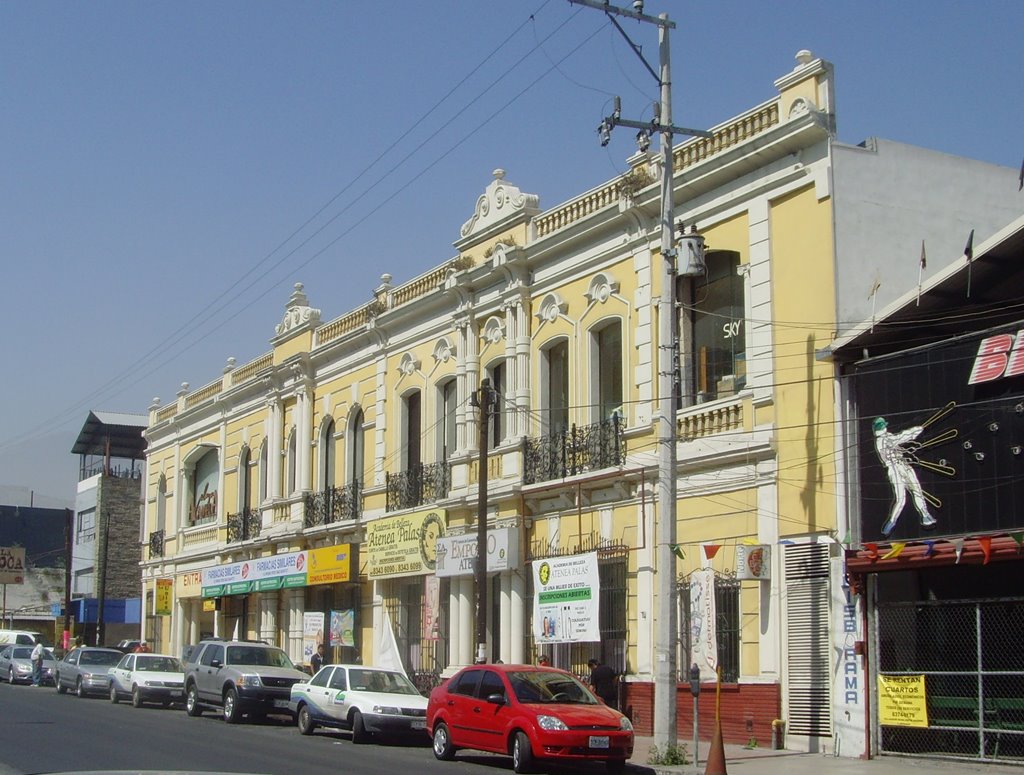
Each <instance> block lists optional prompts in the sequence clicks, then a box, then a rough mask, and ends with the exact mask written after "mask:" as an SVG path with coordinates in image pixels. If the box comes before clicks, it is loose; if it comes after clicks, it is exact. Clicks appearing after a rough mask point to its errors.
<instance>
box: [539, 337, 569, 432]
mask: <svg viewBox="0 0 1024 775" xmlns="http://www.w3.org/2000/svg"><path fill="white" fill-rule="evenodd" d="M542 357H543V360H542V364H541V365H542V369H541V372H542V380H543V381H542V394H541V401H542V409H544V422H545V425H546V431H547V432H548V433H561V432H563V431H565V430H566V429H567V428H568V427H569V343H568V341H566V340H565V339H562V340H560V341H558V342H555V343H554V344H553V345H551V346H550V347H548V348H546V349H545V350H544V351H543V353H542Z"/></svg>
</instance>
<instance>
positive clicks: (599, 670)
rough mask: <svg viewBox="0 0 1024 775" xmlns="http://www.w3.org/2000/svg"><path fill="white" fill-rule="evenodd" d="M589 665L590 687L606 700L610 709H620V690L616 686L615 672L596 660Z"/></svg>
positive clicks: (592, 660) (605, 702)
mask: <svg viewBox="0 0 1024 775" xmlns="http://www.w3.org/2000/svg"><path fill="white" fill-rule="evenodd" d="M587 664H588V665H590V687H591V688H592V689H593V690H594V694H596V695H597V696H598V697H600V698H601V699H602V700H604V704H605V705H607V706H608V707H610V708H618V705H619V690H618V687H617V686H616V685H615V671H614V670H612V669H611V668H610V667H608V665H602V664H601V662H600V661H599V660H596V659H591V660H590V661H589V662H588V663H587Z"/></svg>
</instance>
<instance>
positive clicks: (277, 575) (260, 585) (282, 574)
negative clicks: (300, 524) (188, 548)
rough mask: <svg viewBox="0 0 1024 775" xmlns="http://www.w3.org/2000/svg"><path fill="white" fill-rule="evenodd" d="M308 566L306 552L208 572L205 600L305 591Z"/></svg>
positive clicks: (251, 561) (224, 566)
mask: <svg viewBox="0 0 1024 775" xmlns="http://www.w3.org/2000/svg"><path fill="white" fill-rule="evenodd" d="M306 565H307V561H306V552H288V553H287V554H275V555H272V556H270V557H257V558H256V559H253V560H244V561H242V562H233V563H230V564H228V565H218V566H216V567H213V568H206V569H205V570H203V597H222V596H224V595H245V594H248V593H250V592H266V591H269V590H276V589H287V588H291V587H304V586H306Z"/></svg>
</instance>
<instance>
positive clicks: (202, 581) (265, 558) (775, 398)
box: [143, 52, 919, 747]
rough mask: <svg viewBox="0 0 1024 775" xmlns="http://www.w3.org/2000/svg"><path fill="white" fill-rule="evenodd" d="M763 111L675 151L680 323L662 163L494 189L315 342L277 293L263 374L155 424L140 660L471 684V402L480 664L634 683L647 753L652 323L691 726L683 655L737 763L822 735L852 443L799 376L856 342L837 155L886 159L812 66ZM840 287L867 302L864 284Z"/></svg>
mask: <svg viewBox="0 0 1024 775" xmlns="http://www.w3.org/2000/svg"><path fill="white" fill-rule="evenodd" d="M775 87H776V92H775V95H774V96H773V97H772V98H771V99H769V100H768V101H766V102H764V103H763V104H761V105H758V106H756V107H754V108H752V109H751V110H748V111H747V112H745V113H742V114H741V115H739V116H737V117H735V118H733V119H730V120H728V121H726V122H724V123H722V124H721V125H719V126H717V127H714V128H713V130H712V132H713V138H712V139H694V140H690V141H688V142H685V143H682V144H680V145H678V146H677V147H676V148H675V149H674V170H675V174H674V180H673V192H674V197H675V208H676V217H677V218H678V219H679V220H681V221H682V222H684V223H685V224H686V225H687V227H696V229H698V230H699V232H700V234H702V235H703V237H704V239H705V241H706V245H707V250H706V254H705V261H706V266H707V271H706V273H705V274H704V275H703V276H700V277H696V278H680V280H679V282H678V288H677V298H678V304H677V309H675V310H671V311H666V310H664V309H659V304H658V298H659V294H660V292H661V283H662V282H663V278H664V276H665V275H664V272H663V270H662V264H663V259H662V257H661V250H662V248H663V246H662V245H661V244H660V230H659V222H658V219H659V213H660V200H659V185H658V181H659V179H660V176H661V169H660V165H659V163H658V161H657V159H656V158H655V156H654V155H652V154H647V153H638V154H636V155H634V156H633V157H631V158H630V159H629V165H630V172H629V173H628V174H626V175H624V176H622V177H620V178H617V179H614V180H610V181H608V182H607V183H605V184H603V185H601V186H599V187H597V188H595V189H593V190H590V191H587V192H585V193H582V194H581V195H580V196H578V197H576V198H574V199H572V200H571V201H568V202H565V203H564V204H561V205H559V206H557V207H555V208H553V209H547V210H542V209H541V208H540V205H539V198H538V197H537V196H535V195H532V194H528V193H525V192H523V191H522V190H520V188H518V187H517V186H516V185H514V184H513V183H512V182H510V181H509V180H507V179H506V178H505V173H504V172H503V171H502V170H495V171H494V175H493V180H491V182H490V183H489V185H487V186H486V188H485V190H484V191H483V193H482V194H481V195H480V197H479V198H478V200H477V202H476V204H475V207H471V203H467V213H469V218H468V220H467V221H466V222H465V224H463V225H462V227H461V230H460V232H459V238H458V239H457V240H456V241H455V243H454V247H455V250H456V251H457V252H456V253H455V254H454V255H453V256H452V257H451V258H450V259H449V260H447V261H444V262H442V263H440V264H438V265H437V266H435V267H433V268H430V269H429V270H428V271H426V272H425V273H424V274H422V275H421V276H419V277H417V278H415V279H412V280H410V281H407V282H399V283H395V282H393V279H392V277H391V276H389V275H384V276H383V277H382V278H381V283H380V285H379V287H377V288H376V289H373V292H372V299H371V301H370V302H369V303H367V304H365V305H363V306H360V307H358V308H356V309H352V310H345V311H341V314H340V316H337V317H334V318H333V319H330V320H327V321H325V320H323V319H322V318H321V308H325V307H329V305H330V301H331V300H330V298H329V297H328V295H327V293H326V292H318V291H317V289H314V288H309V289H306V288H303V287H302V286H301V285H296V287H295V290H294V292H293V293H292V295H291V298H290V299H288V301H287V305H286V307H285V310H284V313H283V316H282V317H281V319H280V323H279V324H278V325H277V327H276V329H275V330H274V332H273V336H272V338H271V339H270V345H271V348H270V350H269V351H268V352H266V354H264V355H262V356H260V357H258V358H256V359H255V360H253V361H251V362H249V363H246V364H244V365H242V366H236V365H235V364H234V363H233V362H230V361H229V363H228V366H227V367H226V368H225V370H224V373H223V374H222V375H220V376H218V377H217V378H216V379H214V380H213V381H211V382H210V383H209V384H207V385H205V386H202V387H199V388H198V389H192V388H190V387H189V386H188V385H183V386H182V388H181V390H180V391H179V393H178V395H177V400H176V401H174V402H171V403H168V404H166V405H160V404H159V402H156V403H155V404H154V405H153V406H152V407H151V408H150V418H149V426H148V428H147V430H146V438H147V441H148V452H147V455H148V457H147V484H146V493H147V496H146V517H145V519H146V528H145V530H146V535H147V536H148V551H147V552H144V560H143V585H144V589H145V594H146V608H147V633H148V635H149V636H150V638H151V639H152V640H153V641H156V642H157V643H158V644H159V647H160V648H161V650H166V651H172V652H178V651H180V649H181V648H182V647H183V646H184V645H186V644H188V643H191V642H195V641H196V640H198V639H199V638H201V637H203V636H208V635H217V636H221V637H229V636H232V635H235V634H237V636H238V637H248V638H260V639H263V640H266V641H268V642H271V643H276V644H278V645H280V646H282V647H283V648H285V649H286V650H287V651H288V652H289V654H290V655H291V656H292V658H293V659H295V660H296V661H306V658H307V652H308V649H309V647H310V645H311V644H312V643H315V642H316V640H317V639H320V638H322V639H323V642H326V643H328V644H329V653H330V655H331V657H332V658H333V659H334V660H339V661H340V660H351V659H353V658H355V657H357V656H358V657H359V658H360V659H361V660H362V661H363V662H366V663H370V662H374V661H376V660H378V659H381V658H382V656H383V653H384V652H387V651H388V650H389V649H392V645H391V639H390V638H389V637H388V634H389V633H393V635H394V638H393V644H394V649H396V650H397V653H398V655H399V656H400V658H401V659H402V662H403V665H404V667H405V669H406V670H407V671H408V672H409V674H410V676H412V677H413V678H414V679H415V680H416V681H417V682H418V683H419V684H420V685H421V686H423V687H427V686H429V685H431V684H432V683H433V682H436V680H437V677H438V676H439V675H440V674H441V673H442V672H443V671H445V670H446V669H448V668H450V667H452V666H454V665H462V664H467V663H470V662H472V661H473V660H474V659H475V658H476V657H477V654H476V642H477V622H478V618H477V616H476V611H475V597H474V595H475V592H474V590H475V586H474V577H473V567H474V561H473V558H474V557H475V550H476V543H475V542H476V536H477V515H478V496H479V487H478V485H479V483H480V475H481V470H480V467H479V465H480V464H479V461H480V460H481V455H480V450H479V447H480V443H481V442H480V440H481V439H482V438H484V435H483V434H481V429H480V427H479V409H478V407H477V406H476V404H478V403H479V400H477V397H478V396H479V394H478V391H479V389H480V387H481V384H482V383H483V381H484V380H487V381H488V383H487V384H488V385H489V386H490V387H491V388H492V389H493V391H494V393H495V395H496V403H495V404H494V406H493V411H491V412H490V413H489V418H488V427H487V433H486V439H487V446H488V450H487V454H486V480H487V497H486V513H487V530H488V549H489V551H488V583H487V587H488V590H487V592H488V595H487V611H486V612H485V615H486V633H487V645H486V652H485V657H486V658H487V659H489V660H498V659H501V660H503V661H505V662H521V661H534V660H536V659H537V658H538V656H539V655H540V654H541V653H543V654H546V655H548V656H549V657H551V658H552V660H553V662H554V663H555V664H556V665H557V666H560V667H564V668H566V669H570V670H573V671H575V672H577V673H581V674H582V673H585V672H586V670H587V668H586V664H587V660H588V658H590V657H597V658H599V659H601V660H602V661H603V662H606V663H608V664H610V665H612V666H613V667H614V668H615V669H616V670H618V671H619V672H621V673H622V674H623V675H624V679H623V681H622V689H621V707H622V708H623V710H625V711H626V712H628V713H629V714H630V715H631V717H632V718H633V721H634V724H635V725H636V727H637V729H638V731H639V732H640V733H647V734H650V730H651V729H652V727H653V719H652V709H653V701H652V696H653V690H654V684H653V675H654V660H655V656H654V651H655V650H654V642H655V636H656V626H657V625H656V622H655V612H656V611H657V610H658V607H657V592H658V573H659V568H658V566H657V565H658V564H657V548H658V545H659V541H660V540H661V539H660V538H659V515H658V514H657V498H656V484H657V480H658V477H659V475H660V472H659V466H658V460H659V455H658V436H657V433H656V429H655V425H654V422H653V420H652V418H653V417H654V416H655V414H656V405H657V402H658V400H659V395H658V390H657V387H658V362H659V348H662V347H666V346H672V343H670V342H659V341H658V336H657V331H658V320H659V316H660V315H664V314H672V315H673V316H674V317H675V319H676V324H677V325H676V330H677V334H678V341H679V362H680V368H679V370H678V376H679V383H680V384H679V394H680V396H681V400H680V406H679V408H678V411H677V415H676V436H677V459H678V471H677V472H676V474H677V487H678V506H677V523H676V534H677V545H676V546H674V551H675V555H676V556H677V557H678V558H679V559H678V563H677V565H678V567H677V571H678V576H677V578H676V579H675V585H674V586H675V589H676V591H677V592H678V600H679V611H680V627H679V641H678V643H679V658H678V662H679V665H680V666H681V671H682V672H683V676H682V683H681V685H680V689H679V709H680V712H679V723H680V729H681V730H682V732H683V734H684V735H685V734H687V730H689V729H690V728H691V727H690V724H691V721H690V717H689V715H688V713H689V712H690V711H689V708H690V694H689V685H688V684H687V683H686V678H685V673H686V672H687V668H688V666H689V665H690V664H691V663H692V662H693V661H695V659H696V658H697V657H698V656H699V657H700V658H701V659H703V660H704V664H705V666H707V665H714V666H716V667H717V668H718V669H719V670H720V671H721V676H722V705H723V710H724V712H723V720H724V733H725V738H726V739H727V740H740V741H742V742H747V741H748V740H750V739H751V738H755V739H757V740H758V741H759V742H760V743H761V744H762V745H767V744H768V742H769V739H770V737H771V734H772V722H773V720H775V719H784V720H786V721H787V722H788V724H789V729H788V732H789V734H790V736H791V737H790V741H789V742H790V743H791V744H792V742H793V740H800V739H805V740H806V741H808V742H807V745H808V747H815V746H817V745H818V744H817V743H816V742H814V741H815V740H818V739H822V738H825V739H827V738H829V737H830V736H831V735H832V734H833V724H832V717H831V716H832V713H831V711H832V709H831V704H832V692H833V686H834V683H835V681H836V680H839V681H840V683H844V684H845V685H848V684H849V681H850V677H849V675H847V676H839V677H838V679H837V677H836V676H835V675H834V674H833V670H834V667H835V665H834V662H835V660H834V655H833V653H832V643H831V642H830V637H831V635H830V632H831V629H832V628H831V620H830V617H831V616H833V612H834V611H836V610H839V609H840V608H841V602H842V601H841V594H842V593H841V589H840V587H841V584H840V582H841V580H842V568H841V560H840V559H839V552H838V551H837V550H838V548H839V547H838V542H837V541H836V540H835V537H836V535H837V531H839V530H840V529H841V528H840V525H839V524H838V523H837V497H838V493H839V492H840V490H841V489H842V488H840V487H839V486H838V485H837V479H838V475H839V474H838V468H839V464H838V462H837V461H838V460H839V459H840V458H839V456H838V454H837V453H838V452H839V449H840V447H841V443H840V436H841V434H839V433H838V432H837V430H836V426H835V423H834V419H835V417H836V406H837V399H836V396H835V394H834V387H833V385H834V382H833V375H832V366H831V364H830V363H827V362H825V361H824V360H821V359H819V358H818V357H817V355H816V354H817V352H818V351H819V350H821V349H822V348H824V347H825V346H827V345H828V343H829V342H830V341H831V340H832V338H833V337H834V335H835V333H836V331H837V330H838V329H839V328H840V327H841V324H840V318H839V316H840V314H845V313H844V311H843V303H842V298H843V297H842V294H841V293H839V290H838V289H837V280H836V278H837V277H838V276H839V274H840V273H839V270H838V269H837V266H838V264H839V263H840V260H846V259H844V257H843V255H842V248H841V247H840V246H839V244H838V243H837V233H838V232H839V231H840V230H841V229H840V226H841V225H842V227H843V229H847V230H849V231H851V233H853V232H854V231H856V230H855V229H853V227H852V226H851V225H850V224H840V222H839V221H837V216H836V207H835V201H836V190H837V188H838V187H839V185H840V184H839V183H838V182H837V177H838V176H839V175H838V173H839V172H840V170H839V166H840V157H842V159H843V160H844V161H843V163H844V164H846V165H847V167H848V168H853V167H854V165H855V163H858V162H857V160H858V159H860V158H862V157H863V158H864V159H868V158H870V159H871V160H872V161H875V162H877V159H878V157H879V156H880V155H881V154H883V153H889V154H890V161H893V160H897V161H898V157H899V148H890V147H888V146H875V147H873V148H872V147H856V148H850V147H846V148H842V147H840V146H839V144H838V143H836V142H835V138H834V127H835V113H834V94H833V80H832V68H831V65H829V64H828V63H827V62H825V61H823V60H820V59H815V58H814V57H813V56H811V55H810V54H809V53H808V52H801V55H800V56H799V57H798V62H797V66H796V68H795V69H794V70H793V71H792V72H790V73H788V74H786V75H785V76H783V77H782V78H780V79H778V80H777V81H776V82H775ZM896 166H898V165H896ZM852 200H853V196H852V195H851V197H850V201H851V202H852ZM453 231H454V228H453ZM917 239H919V237H918V238H917ZM850 260H853V259H852V258H851V259H850ZM863 261H864V262H865V263H864V266H865V267H868V266H871V265H872V262H874V265H875V266H877V267H880V268H881V270H882V271H884V270H885V260H884V258H883V257H881V256H877V255H876V256H870V257H865V258H863ZM847 266H849V264H847ZM855 274H856V275H857V276H856V277H854V278H853V279H851V280H850V287H851V289H852V291H851V293H856V294H858V298H860V296H859V294H860V290H859V288H860V285H859V284H861V283H867V284H870V281H871V279H872V278H871V277H865V278H862V277H861V276H860V275H861V274H865V275H869V274H870V271H869V270H868V269H865V270H864V271H863V272H856V273H855ZM876 290H877V289H876ZM307 293H308V296H307ZM894 293H895V288H894ZM865 298H866V296H865ZM314 303H315V304H316V306H315V307H314V306H313V304H314ZM863 317H864V316H863V315H859V316H856V317H854V316H852V315H851V317H850V318H849V319H856V320H859V319H861V318H863ZM268 333H269V332H268ZM542 565H543V566H544V568H546V570H544V571H542V570H541V566H542ZM575 568H579V569H582V570H581V571H580V572H581V574H582V575H581V576H580V578H582V579H583V581H582V582H580V584H582V585H584V586H585V588H586V590H587V594H588V596H589V597H590V598H591V599H592V600H593V605H594V608H592V609H589V611H584V610H583V609H579V611H582V613H580V612H579V611H575V610H574V611H569V610H568V606H566V607H565V608H564V609H562V610H557V611H556V610H555V608H552V607H551V606H550V605H548V603H549V602H550V600H551V599H553V598H551V597H550V596H547V597H546V596H545V595H544V594H542V590H540V589H538V586H542V585H545V584H547V583H548V579H549V577H548V576H547V575H546V574H548V573H553V574H554V576H555V577H559V576H560V575H563V574H567V573H569V572H570V571H571V570H573V569H575ZM833 598H836V600H838V601H839V602H838V603H834V601H833ZM710 599H713V602H714V604H715V605H714V606H709V605H708V601H709V600H710ZM545 601H547V602H545ZM545 605H547V607H545ZM581 617H582V620H585V621H582V620H581ZM708 617H710V618H711V620H712V621H709V620H708ZM840 621H841V619H840ZM712 625H713V626H712ZM709 634H710V635H713V636H714V637H713V638H711V640H710V641H709V640H708V635H709ZM595 636H596V637H595ZM709 642H710V643H711V644H712V645H711V646H710V647H709V646H708V643H709ZM709 649H710V650H709ZM389 653H390V652H389ZM853 673H854V675H853V682H854V683H856V682H857V680H860V681H861V685H863V675H861V674H858V673H857V671H856V670H854V671H853ZM704 700H708V703H707V705H706V706H705V702H704ZM704 700H702V702H701V715H702V716H704V714H705V712H707V713H708V714H712V713H713V710H714V705H713V701H712V700H710V699H709V698H708V695H707V693H705V698H704ZM860 702H861V707H862V706H863V696H862V697H861V699H860ZM710 718H711V716H710V715H708V716H707V717H706V718H705V723H704V724H703V725H702V726H703V728H704V729H705V730H710V729H711V725H710V723H709V722H708V719H710Z"/></svg>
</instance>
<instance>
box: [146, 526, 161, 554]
mask: <svg viewBox="0 0 1024 775" xmlns="http://www.w3.org/2000/svg"><path fill="white" fill-rule="evenodd" d="M163 556H164V531H163V530H154V531H153V532H152V533H150V534H149V557H150V559H152V558H154V557H163Z"/></svg>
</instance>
